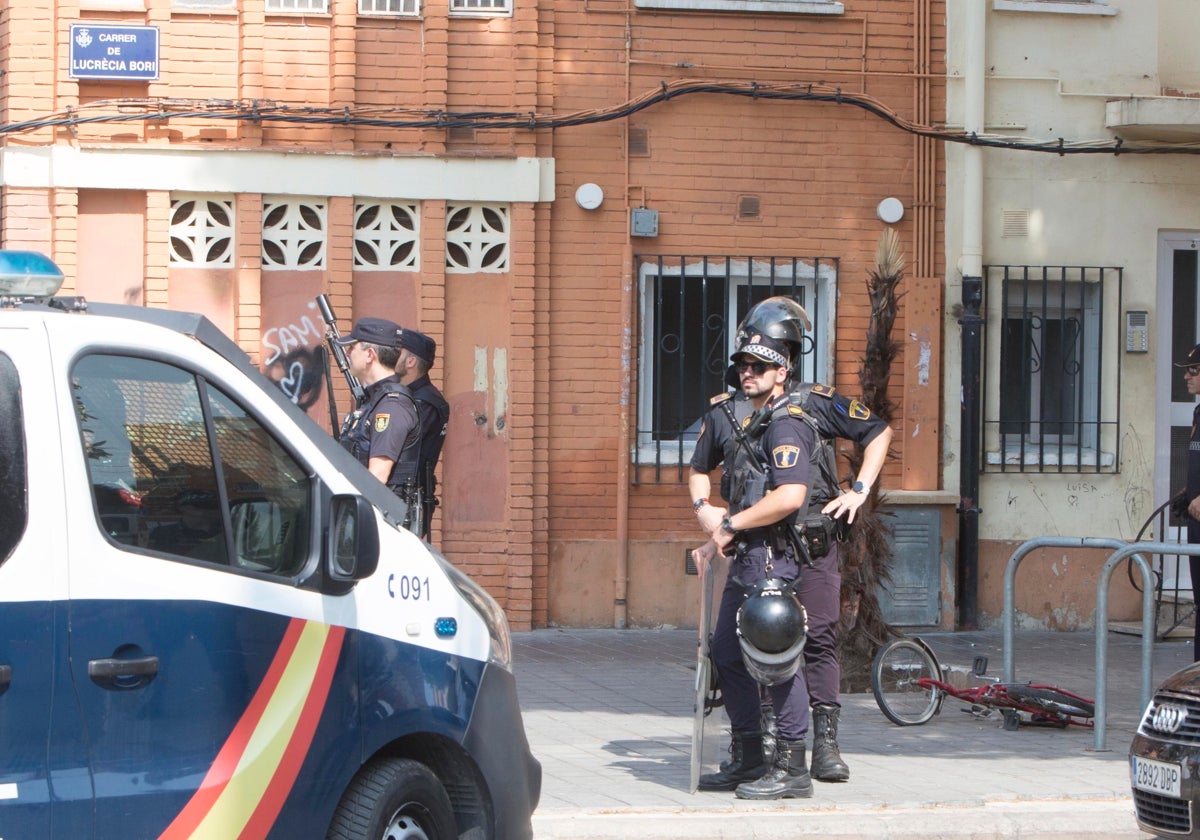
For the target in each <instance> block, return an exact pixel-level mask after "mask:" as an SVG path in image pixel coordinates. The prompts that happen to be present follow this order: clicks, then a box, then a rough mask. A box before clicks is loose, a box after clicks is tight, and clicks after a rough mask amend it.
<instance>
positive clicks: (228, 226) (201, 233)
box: [170, 193, 234, 268]
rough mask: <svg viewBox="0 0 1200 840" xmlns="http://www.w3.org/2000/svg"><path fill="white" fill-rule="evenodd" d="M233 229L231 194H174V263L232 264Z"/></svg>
mask: <svg viewBox="0 0 1200 840" xmlns="http://www.w3.org/2000/svg"><path fill="white" fill-rule="evenodd" d="M233 231H234V227H233V197H232V196H220V195H188V194H180V193H175V194H172V195H171V226H170V241H171V256H170V264H171V265H172V266H177V267H182V268H229V267H231V266H232V265H233Z"/></svg>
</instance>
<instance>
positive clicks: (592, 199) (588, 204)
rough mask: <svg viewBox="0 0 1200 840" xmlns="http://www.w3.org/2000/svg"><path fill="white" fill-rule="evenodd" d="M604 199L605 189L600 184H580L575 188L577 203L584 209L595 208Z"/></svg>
mask: <svg viewBox="0 0 1200 840" xmlns="http://www.w3.org/2000/svg"><path fill="white" fill-rule="evenodd" d="M603 201H604V190H602V189H600V186H599V185H598V184H592V183H587V184H580V185H579V189H577V190H575V203H576V204H578V205H579V206H580V207H582V208H583V209H584V210H595V209H596V208H597V207H599V206H600V204H601V203H602V202H603Z"/></svg>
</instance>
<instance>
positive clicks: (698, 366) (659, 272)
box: [633, 255, 837, 483]
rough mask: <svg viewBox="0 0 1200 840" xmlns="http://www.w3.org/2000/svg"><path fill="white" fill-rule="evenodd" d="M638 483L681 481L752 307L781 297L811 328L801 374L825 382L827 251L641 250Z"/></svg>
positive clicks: (830, 279)
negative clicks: (804, 254)
mask: <svg viewBox="0 0 1200 840" xmlns="http://www.w3.org/2000/svg"><path fill="white" fill-rule="evenodd" d="M636 265H637V272H638V277H637V279H638V295H639V298H638V300H639V307H638V308H639V321H640V322H639V342H638V359H639V365H638V413H637V418H638V419H637V426H638V432H637V444H636V446H635V448H634V452H633V459H634V464H635V466H646V465H650V466H653V467H654V468H655V469H654V470H653V473H652V475H650V474H648V473H647V472H646V471H636V472H637V478H636V479H635V480H636V481H638V482H643V483H644V482H651V483H659V482H663V481H682V480H683V479H684V476H685V472H686V468H687V464H688V461H689V460H690V459H691V456H692V450H693V448H694V446H695V442H696V436H697V434H698V433H699V430H700V421H701V419H702V418H703V416H704V413H705V412H706V411H707V410H708V405H709V398H711V397H712V396H714V395H715V394H720V393H722V392H723V391H725V390H726V384H725V371H726V368H727V367H728V365H729V355H730V354H731V353H732V352H733V350H734V347H733V341H734V337H735V334H736V332H737V325H738V323H739V322H740V321H741V320H742V318H743V317H744V316H745V314H746V312H747V311H748V310H749V309H750V307H751V306H752V305H753V304H755V303H758V302H759V301H761V300H764V299H765V298H768V297H771V296H773V295H788V296H790V297H792V298H794V299H795V300H796V301H797V302H798V303H800V305H802V306H803V307H804V308H805V309H806V310H807V311H808V314H809V316H810V317H811V318H812V321H813V332H812V334H811V335H810V336H807V338H808V341H807V342H806V346H805V347H804V348H803V352H802V355H801V360H800V364H801V376H802V377H803V378H804V379H805V380H820V379H824V378H827V364H828V361H827V356H828V354H827V348H826V342H827V336H826V334H825V330H824V328H823V327H824V325H825V324H826V323H832V319H831V313H829V314H827V313H826V311H825V310H826V309H828V308H829V307H828V304H827V303H826V302H827V301H832V300H834V289H835V286H836V282H837V259H836V258H832V257H795V256H791V257H741V256H717V257H707V256H670V257H667V256H657V255H655V256H646V255H643V256H638V257H637V258H636Z"/></svg>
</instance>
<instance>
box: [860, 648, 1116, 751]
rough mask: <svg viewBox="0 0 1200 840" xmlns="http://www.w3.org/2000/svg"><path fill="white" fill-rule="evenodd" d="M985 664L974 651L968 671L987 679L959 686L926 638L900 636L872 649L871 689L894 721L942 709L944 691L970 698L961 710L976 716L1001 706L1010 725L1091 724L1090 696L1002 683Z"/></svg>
mask: <svg viewBox="0 0 1200 840" xmlns="http://www.w3.org/2000/svg"><path fill="white" fill-rule="evenodd" d="M986 670H987V657H986V656H977V657H975V662H974V664H973V668H972V671H971V673H972V675H973V676H974V677H976V678H977V679H982V680H987V681H988V682H985V683H984V684H982V685H976V686H971V687H969V688H960V687H957V686H955V685H953V684H952V683H950V682H947V681H946V679H945V677H946V675H945V674H944V673H943V671H942V667H941V665H940V664H939V663H938V660H937V657H936V656H935V655H934V653H933V649H932V648H930V647H929V645H928V644H926V643H925V641H924V640H922V639H920V638H918V637H913V638H911V639H910V638H900V639H894V640H893V641H891V642H888V643H887V644H886V645H884V646H883V647H882V648H880V650H879V653H878V654H876V656H875V662H874V664H873V665H872V667H871V689H872V691H874V693H875V702H876V703H878V704H879V710H880V711H881V712H883V714H884V715H885V716H886V717H887V719H888V720H890V721H891V722H892V723H894V724H896V725H897V726H919V725H921V724H923V723H928V722H929V720H930V719H932V718H933V716H934V715H936V714H938V713H939V712H940V711H941V708H942V700H943V699H945V697H946V696H947V695H949V696H951V697H954V698H956V699H958V700H962V701H964V702H966V703H967V704H969V707H968V708H966V709H964V710H963V711H965V712H969V713H970V714H972V715H974V716H975V717H986V716H988V715H990V714H991V713H992V712H993V711H995V710H999V711H1000V713H1001V715H1002V716H1003V718H1004V728H1005V729H1008V730H1014V729H1017V728H1018V727H1019V726H1020V725H1021V724H1022V723H1026V724H1029V725H1036V726H1057V727H1062V728H1065V727H1067V726H1085V727H1091V726H1092V725H1093V721H1092V718H1093V717H1094V716H1095V714H1096V707H1095V704H1094V702H1093V701H1092V700H1089V699H1088V698H1086V697H1082V696H1080V695H1078V694H1074V693H1072V692H1070V691H1065V690H1064V689H1061V688H1058V687H1057V686H1053V685H1042V684H1038V683H1003V682H1001V681H1000V680H999V678H993V677H988V676H985V672H986Z"/></svg>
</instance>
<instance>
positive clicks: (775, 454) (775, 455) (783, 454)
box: [771, 443, 800, 470]
mask: <svg viewBox="0 0 1200 840" xmlns="http://www.w3.org/2000/svg"><path fill="white" fill-rule="evenodd" d="M799 460H800V447H799V446H792V445H791V444H789V443H785V444H783V445H781V446H776V447H775V448H774V449H772V450H771V462H772V463H773V464H775V469H778V470H786V469H789V468H791V467H794V466H796V462H797V461H799Z"/></svg>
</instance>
